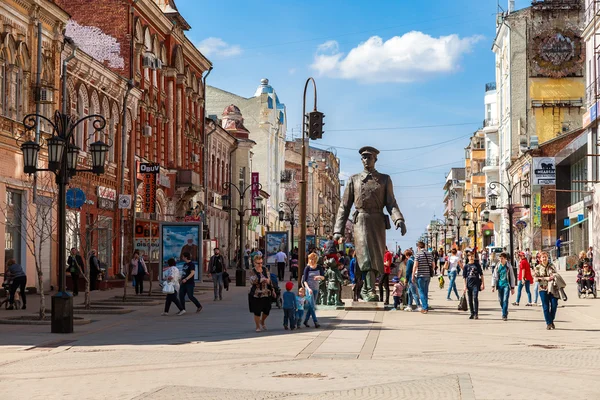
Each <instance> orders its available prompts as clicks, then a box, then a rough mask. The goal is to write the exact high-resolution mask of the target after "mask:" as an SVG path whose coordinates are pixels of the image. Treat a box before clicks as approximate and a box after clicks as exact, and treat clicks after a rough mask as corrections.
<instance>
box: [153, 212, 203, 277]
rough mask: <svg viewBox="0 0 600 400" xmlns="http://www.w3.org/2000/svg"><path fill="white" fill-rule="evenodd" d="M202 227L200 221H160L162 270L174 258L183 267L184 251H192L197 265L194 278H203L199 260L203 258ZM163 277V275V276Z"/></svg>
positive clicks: (191, 254)
mask: <svg viewBox="0 0 600 400" xmlns="http://www.w3.org/2000/svg"><path fill="white" fill-rule="evenodd" d="M201 243H202V228H201V226H200V224H198V223H185V222H182V223H175V222H161V223H160V263H161V266H162V270H163V271H165V270H166V269H167V268H169V264H168V261H169V259H171V258H173V259H174V260H175V262H176V266H177V268H179V269H182V268H183V265H184V264H185V262H184V261H183V253H186V252H187V253H190V257H191V260H192V262H193V263H194V265H195V266H196V273H195V275H194V279H195V280H196V281H198V280H201V279H202V269H201V268H199V260H202V246H201ZM161 279H162V276H161Z"/></svg>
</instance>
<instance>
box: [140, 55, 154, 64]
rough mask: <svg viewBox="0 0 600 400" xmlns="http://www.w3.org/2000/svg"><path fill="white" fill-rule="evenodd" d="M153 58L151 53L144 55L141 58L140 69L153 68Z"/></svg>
mask: <svg viewBox="0 0 600 400" xmlns="http://www.w3.org/2000/svg"><path fill="white" fill-rule="evenodd" d="M154 60H155V57H154V55H153V54H152V53H146V54H144V55H143V56H142V67H143V68H154Z"/></svg>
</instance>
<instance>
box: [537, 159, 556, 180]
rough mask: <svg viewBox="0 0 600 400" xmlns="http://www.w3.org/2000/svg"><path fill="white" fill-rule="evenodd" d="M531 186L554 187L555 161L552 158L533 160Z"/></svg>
mask: <svg viewBox="0 0 600 400" xmlns="http://www.w3.org/2000/svg"><path fill="white" fill-rule="evenodd" d="M533 184H534V185H556V161H555V159H554V157H534V158H533Z"/></svg>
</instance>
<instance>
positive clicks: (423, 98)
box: [176, 0, 530, 248]
mask: <svg viewBox="0 0 600 400" xmlns="http://www.w3.org/2000/svg"><path fill="white" fill-rule="evenodd" d="M176 4H177V7H178V8H179V11H180V12H181V14H182V15H183V16H184V17H185V18H186V19H187V21H188V22H189V23H190V25H191V26H192V30H191V31H189V32H188V36H189V38H190V39H191V40H192V42H194V43H195V44H197V45H198V46H199V47H200V48H202V49H204V52H205V53H206V55H207V57H208V58H209V59H210V60H211V61H212V62H213V64H214V70H213V72H212V73H211V75H210V77H209V78H208V82H209V84H210V85H213V86H216V87H219V88H222V89H224V90H227V91H230V92H233V93H236V94H239V95H242V96H248V97H250V96H252V95H253V94H254V91H255V90H256V88H257V86H258V85H259V83H260V79H261V78H268V79H269V81H270V83H271V85H272V86H273V87H274V88H275V90H276V91H277V93H278V95H279V98H280V99H281V101H282V102H283V103H285V104H286V107H287V117H288V133H289V134H291V133H292V131H294V132H296V133H299V128H300V123H301V117H302V116H301V114H302V91H303V88H304V82H305V81H306V79H307V78H308V77H309V76H313V77H314V78H315V80H316V82H317V89H318V96H319V100H318V106H319V110H320V111H322V112H324V113H325V115H326V118H325V123H326V125H325V134H324V136H323V139H322V140H320V141H316V142H313V143H312V145H314V146H317V147H323V148H328V147H331V146H334V147H335V148H336V149H337V155H338V157H339V158H340V160H341V170H342V175H344V174H352V173H356V172H359V171H360V170H361V169H362V166H361V164H360V159H359V155H358V153H357V151H356V149H358V148H359V147H361V146H363V145H371V146H374V147H376V148H378V149H379V150H396V149H400V150H402V149H413V150H404V151H382V153H381V154H380V156H379V160H378V163H377V168H378V170H379V171H381V172H383V173H388V174H391V175H392V179H393V181H394V185H395V188H394V190H395V194H396V198H397V199H398V203H399V206H400V209H401V211H402V212H403V213H404V215H405V217H406V221H407V227H408V233H407V235H406V236H404V237H402V236H401V235H400V233H399V231H388V239H387V242H388V245H389V246H391V247H393V246H394V245H395V242H396V241H397V242H398V244H399V245H400V246H401V247H402V248H407V247H409V246H412V245H414V242H415V240H416V239H417V238H418V237H419V236H420V234H421V233H422V232H423V229H424V227H425V226H426V225H427V223H428V221H429V220H430V219H431V218H432V217H433V216H434V214H435V215H436V216H437V217H439V216H440V215H441V212H442V209H443V206H442V202H441V201H442V194H443V191H442V186H443V182H444V180H445V175H446V173H447V171H448V170H449V168H450V167H452V166H463V165H464V161H463V159H464V150H463V149H464V147H465V146H466V145H467V140H468V137H469V136H470V134H472V133H473V132H474V131H475V130H476V129H477V128H478V127H479V126H480V125H481V122H482V121H483V118H484V106H483V96H484V85H485V83H487V82H492V81H494V80H495V72H494V55H493V53H492V51H491V45H492V40H493V38H494V35H495V14H496V11H497V3H496V2H495V1H490V0H455V1H450V2H449V1H441V0H430V1H412V0H389V1H384V0H379V1H371V2H366V1H362V0H361V1H359V0H353V1H349V0H346V1H341V0H335V1H334V0H331V1H329V0H321V1H315V0H305V1H302V2H299V1H287V0H282V1H279V2H264V1H254V0H240V1H235V0H230V1H228V2H226V3H223V2H208V1H203V2H198V1H197V0H177V2H176ZM507 4H508V0H504V1H502V2H501V3H500V5H501V6H502V7H503V8H504V9H506V8H507ZM529 4H530V2H527V1H519V0H517V2H516V8H517V9H519V8H522V7H526V6H528V5H529ZM311 106H312V103H310V105H308V106H307V107H311ZM417 127H419V128H417ZM391 128H395V129H391ZM400 128H401V129H400ZM459 138H460V139H459ZM452 139H454V140H452ZM442 142H446V143H442ZM440 143H442V144H440ZM432 145H433V146H432ZM420 146H429V147H423V148H421V149H414V148H416V147H420ZM342 178H344V177H342Z"/></svg>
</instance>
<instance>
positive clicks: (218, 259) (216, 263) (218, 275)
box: [208, 247, 225, 301]
mask: <svg viewBox="0 0 600 400" xmlns="http://www.w3.org/2000/svg"><path fill="white" fill-rule="evenodd" d="M214 251H215V254H213V256H212V257H211V258H210V261H209V262H208V271H209V272H210V274H211V275H212V280H213V288H214V291H215V299H214V301H217V296H218V298H219V300H223V271H225V259H224V258H223V256H222V255H221V252H220V250H219V248H218V247H215V250H214Z"/></svg>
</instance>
